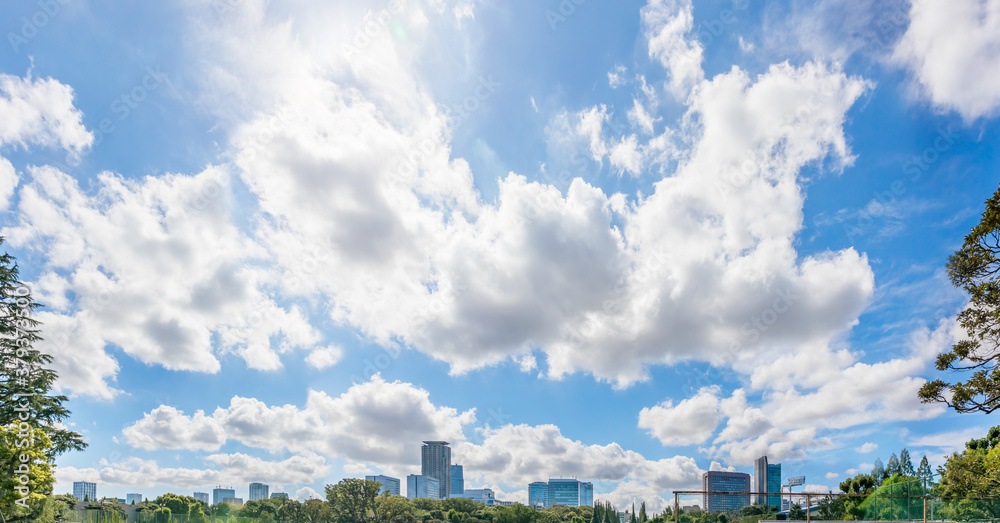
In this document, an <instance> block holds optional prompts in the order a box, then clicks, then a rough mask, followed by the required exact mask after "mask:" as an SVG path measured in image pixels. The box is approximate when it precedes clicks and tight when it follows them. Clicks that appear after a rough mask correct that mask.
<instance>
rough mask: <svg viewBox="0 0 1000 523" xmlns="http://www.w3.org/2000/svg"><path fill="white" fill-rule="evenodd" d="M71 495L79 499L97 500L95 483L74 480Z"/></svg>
mask: <svg viewBox="0 0 1000 523" xmlns="http://www.w3.org/2000/svg"><path fill="white" fill-rule="evenodd" d="M73 495H74V496H76V499H78V500H80V501H97V483H91V482H89V481H74V482H73Z"/></svg>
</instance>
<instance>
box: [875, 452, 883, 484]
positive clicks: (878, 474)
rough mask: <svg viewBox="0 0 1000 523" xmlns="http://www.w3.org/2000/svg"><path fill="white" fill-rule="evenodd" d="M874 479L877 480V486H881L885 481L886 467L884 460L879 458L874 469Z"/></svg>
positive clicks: (876, 459)
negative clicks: (883, 463) (883, 464)
mask: <svg viewBox="0 0 1000 523" xmlns="http://www.w3.org/2000/svg"><path fill="white" fill-rule="evenodd" d="M872 479H873V480H875V484H876V485H881V484H882V481H883V480H884V479H885V467H884V466H882V460H881V459H879V458H875V466H874V467H872Z"/></svg>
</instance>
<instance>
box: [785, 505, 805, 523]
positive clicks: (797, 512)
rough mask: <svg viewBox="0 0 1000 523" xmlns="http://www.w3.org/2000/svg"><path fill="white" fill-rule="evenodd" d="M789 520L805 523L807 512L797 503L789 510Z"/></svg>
mask: <svg viewBox="0 0 1000 523" xmlns="http://www.w3.org/2000/svg"><path fill="white" fill-rule="evenodd" d="M788 519H790V520H793V521H805V520H806V511H805V510H803V509H802V505H799V504H798V503H795V504H793V505H792V508H790V509H788Z"/></svg>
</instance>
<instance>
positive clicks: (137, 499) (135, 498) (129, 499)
mask: <svg viewBox="0 0 1000 523" xmlns="http://www.w3.org/2000/svg"><path fill="white" fill-rule="evenodd" d="M125 503H127V504H129V505H131V504H132V503H135V504H136V505H138V504H139V503H142V494H125Z"/></svg>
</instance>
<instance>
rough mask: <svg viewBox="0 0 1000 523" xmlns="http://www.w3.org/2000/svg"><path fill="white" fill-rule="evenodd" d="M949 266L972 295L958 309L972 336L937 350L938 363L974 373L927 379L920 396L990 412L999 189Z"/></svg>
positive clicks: (998, 389) (999, 274)
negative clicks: (951, 379) (952, 378)
mask: <svg viewBox="0 0 1000 523" xmlns="http://www.w3.org/2000/svg"><path fill="white" fill-rule="evenodd" d="M947 268H948V277H949V279H950V280H951V283H952V284H953V285H955V286H956V287H960V288H962V289H964V290H965V291H966V292H967V293H968V294H969V305H968V306H967V307H966V308H965V309H964V310H963V311H962V312H960V313H959V314H958V322H959V323H960V324H961V325H962V327H964V328H965V330H966V332H967V333H968V335H969V337H968V339H964V340H961V341H959V342H957V343H955V344H954V345H953V346H952V347H951V349H950V350H948V351H946V352H943V353H941V354H939V355H938V357H937V361H936V362H935V366H936V367H937V370H939V371H958V372H966V373H968V372H971V375H968V376H967V378H966V379H965V380H964V381H958V380H956V381H955V382H953V383H949V382H946V381H945V380H943V379H935V380H933V381H929V382H927V383H925V384H924V385H923V386H922V387H921V388H920V392H919V396H920V400H921V401H922V402H924V403H934V402H940V403H945V404H947V405H948V406H949V407H951V408H953V409H955V410H956V411H958V412H986V413H990V412H993V411H994V410H996V409H997V408H1000V370H998V369H997V358H1000V307H998V305H1000V189H998V190H997V192H995V193H994V194H993V197H991V198H990V199H989V200H987V201H986V209H985V210H984V211H983V214H982V217H981V218H980V221H979V223H978V224H977V225H976V226H975V227H973V228H972V231H971V232H970V233H969V234H968V235H967V236H966V237H965V242H964V243H963V244H962V247H961V248H959V249H958V250H957V251H955V253H954V254H952V255H951V257H950V258H948V265H947Z"/></svg>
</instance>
